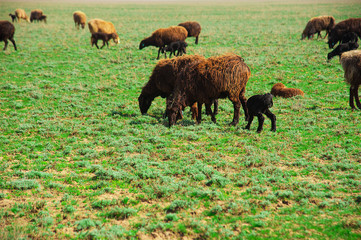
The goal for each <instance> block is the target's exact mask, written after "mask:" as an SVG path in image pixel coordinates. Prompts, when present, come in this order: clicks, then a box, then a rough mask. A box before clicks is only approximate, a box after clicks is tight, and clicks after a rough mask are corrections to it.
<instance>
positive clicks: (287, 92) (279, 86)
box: [271, 83, 304, 98]
mask: <svg viewBox="0 0 361 240" xmlns="http://www.w3.org/2000/svg"><path fill="white" fill-rule="evenodd" d="M271 94H272V95H273V96H275V97H277V96H278V97H283V98H290V97H294V96H297V95H301V96H303V95H304V93H303V91H302V90H301V89H297V88H286V86H285V85H284V84H283V83H276V84H275V85H273V87H272V89H271Z"/></svg>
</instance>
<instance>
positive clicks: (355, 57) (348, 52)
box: [302, 16, 361, 109]
mask: <svg viewBox="0 0 361 240" xmlns="http://www.w3.org/2000/svg"><path fill="white" fill-rule="evenodd" d="M322 30H326V32H327V34H328V42H327V43H328V47H329V48H334V47H335V45H336V44H337V43H339V45H338V46H337V47H336V48H335V49H334V50H333V51H331V52H330V53H328V55H327V59H328V60H330V59H332V58H333V57H335V56H339V57H340V62H341V65H342V68H343V70H344V72H345V74H344V77H345V81H346V82H347V83H348V84H350V98H349V105H350V107H351V108H352V109H355V104H354V99H355V102H356V105H357V107H358V108H359V109H361V104H360V100H359V96H358V88H359V86H360V85H361V51H360V50H357V49H358V47H359V44H358V43H357V42H358V38H359V37H360V38H361V18H349V19H346V20H343V21H341V22H339V23H337V24H336V25H335V20H334V18H333V17H330V16H323V17H317V18H312V19H311V20H310V21H309V22H308V23H307V25H306V28H305V30H304V31H303V33H302V39H304V36H311V35H313V34H315V33H316V32H317V33H320V31H322ZM327 34H326V35H327Z"/></svg>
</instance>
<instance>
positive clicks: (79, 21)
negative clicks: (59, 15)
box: [73, 11, 86, 29]
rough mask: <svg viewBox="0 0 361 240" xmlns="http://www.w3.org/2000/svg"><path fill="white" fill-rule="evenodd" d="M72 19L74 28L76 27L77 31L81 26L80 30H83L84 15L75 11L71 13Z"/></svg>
mask: <svg viewBox="0 0 361 240" xmlns="http://www.w3.org/2000/svg"><path fill="white" fill-rule="evenodd" d="M73 19H74V23H75V27H77V29H79V26H81V28H82V29H84V27H85V23H86V15H85V13H83V12H81V11H75V12H74V13H73Z"/></svg>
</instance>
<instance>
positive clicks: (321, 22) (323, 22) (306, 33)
mask: <svg viewBox="0 0 361 240" xmlns="http://www.w3.org/2000/svg"><path fill="white" fill-rule="evenodd" d="M334 26H335V18H334V17H332V16H320V17H314V18H311V20H310V21H308V23H307V25H306V27H305V29H304V30H303V32H302V37H301V40H303V39H305V38H306V37H307V38H308V39H310V38H313V35H314V34H315V33H317V39H318V38H319V37H321V38H322V36H321V31H323V30H326V35H325V37H326V36H327V35H328V34H329V32H330V31H331V29H332V28H333V27H334ZM325 37H324V38H325Z"/></svg>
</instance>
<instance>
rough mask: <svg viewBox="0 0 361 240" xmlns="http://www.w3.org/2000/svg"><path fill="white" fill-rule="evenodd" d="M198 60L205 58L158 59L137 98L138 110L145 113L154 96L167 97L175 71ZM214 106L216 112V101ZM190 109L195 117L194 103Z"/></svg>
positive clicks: (190, 56)
mask: <svg viewBox="0 0 361 240" xmlns="http://www.w3.org/2000/svg"><path fill="white" fill-rule="evenodd" d="M200 61H205V58H204V57H202V56H198V55H188V56H182V57H178V58H173V59H164V60H160V61H159V62H158V63H157V65H156V66H155V68H154V69H153V72H152V75H151V76H150V78H149V81H148V82H147V83H146V84H145V85H144V87H143V89H142V92H141V94H140V96H139V98H138V102H139V108H140V112H141V113H142V114H146V113H147V112H148V109H149V107H150V106H151V104H152V102H153V100H154V98H156V97H158V96H161V97H162V98H168V97H169V95H170V94H171V93H172V92H173V90H174V84H175V81H176V75H177V73H178V72H180V71H181V70H182V69H183V68H184V67H185V66H186V65H188V64H191V63H196V62H200ZM214 107H215V110H214V111H215V112H217V108H218V102H215V106H214ZM181 110H182V109H180V111H179V112H178V119H179V118H182V113H181ZM208 110H209V109H208ZM208 110H207V111H208ZM191 111H192V118H193V119H195V118H196V117H197V116H198V108H197V104H196V103H194V104H193V105H192V106H191Z"/></svg>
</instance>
